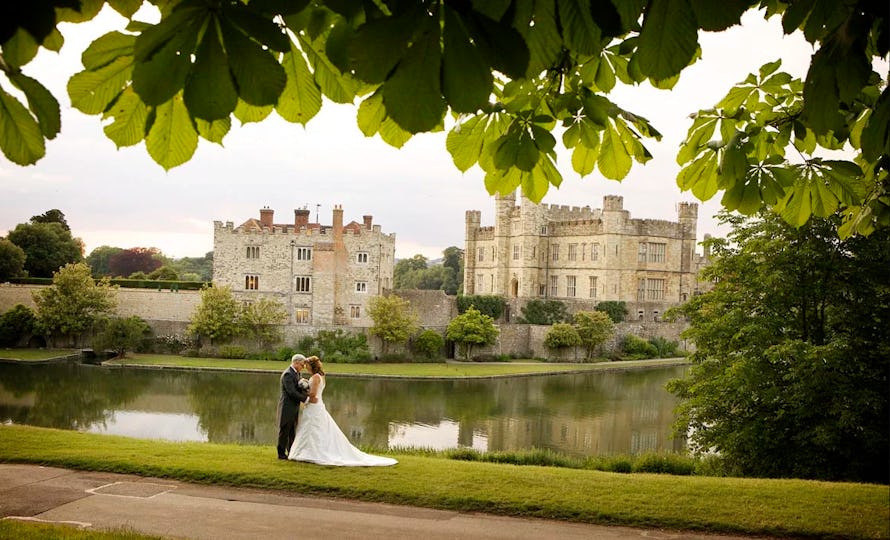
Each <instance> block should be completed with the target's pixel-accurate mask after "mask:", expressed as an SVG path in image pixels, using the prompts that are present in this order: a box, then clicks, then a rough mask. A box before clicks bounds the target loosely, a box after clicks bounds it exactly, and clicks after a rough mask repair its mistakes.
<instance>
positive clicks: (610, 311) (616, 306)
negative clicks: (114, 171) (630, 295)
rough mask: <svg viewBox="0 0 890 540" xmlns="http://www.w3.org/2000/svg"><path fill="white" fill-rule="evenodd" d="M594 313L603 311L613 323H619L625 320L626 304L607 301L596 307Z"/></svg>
mask: <svg viewBox="0 0 890 540" xmlns="http://www.w3.org/2000/svg"><path fill="white" fill-rule="evenodd" d="M593 309H595V310H596V311H604V312H606V314H607V315H609V318H610V319H612V322H613V323H616V324H617V323H620V322H622V321H624V319H626V318H627V304H625V303H624V302H623V301H620V302H619V301H615V300H607V301H605V302H600V303H599V304H597V305H596V307H595V308H593Z"/></svg>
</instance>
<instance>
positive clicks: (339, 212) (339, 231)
mask: <svg viewBox="0 0 890 540" xmlns="http://www.w3.org/2000/svg"><path fill="white" fill-rule="evenodd" d="M333 214H334V215H333V221H334V241H335V242H336V241H338V240H340V241H342V240H343V206H342V205H339V204H335V205H334V212H333Z"/></svg>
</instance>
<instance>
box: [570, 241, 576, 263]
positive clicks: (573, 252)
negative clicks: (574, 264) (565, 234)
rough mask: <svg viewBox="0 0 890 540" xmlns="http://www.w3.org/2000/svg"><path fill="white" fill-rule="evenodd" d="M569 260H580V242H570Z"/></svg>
mask: <svg viewBox="0 0 890 540" xmlns="http://www.w3.org/2000/svg"><path fill="white" fill-rule="evenodd" d="M569 260H570V261H577V260H578V244H569Z"/></svg>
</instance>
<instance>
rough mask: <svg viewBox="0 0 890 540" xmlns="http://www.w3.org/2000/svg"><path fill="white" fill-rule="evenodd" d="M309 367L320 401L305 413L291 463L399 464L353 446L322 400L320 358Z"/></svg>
mask: <svg viewBox="0 0 890 540" xmlns="http://www.w3.org/2000/svg"><path fill="white" fill-rule="evenodd" d="M306 365H308V366H309V371H311V372H312V376H311V377H310V378H309V395H310V396H315V397H316V398H317V400H316V402H315V403H312V402H309V403H307V404H306V408H305V409H303V413H302V416H301V417H300V423H299V424H297V434H296V438H295V440H294V444H293V446H292V447H291V450H290V455H289V456H288V459H292V460H294V461H308V462H310V463H317V464H319V465H339V466H364V467H375V466H386V465H395V464H396V463H398V461H396V460H394V459H392V458H388V457H382V456H372V455H371V454H366V453H364V452H362V451H361V450H359V449H358V448H356V447H355V446H352V444H351V443H350V442H349V440H348V439H347V438H346V435H344V434H343V432H342V431H341V430H340V427H339V426H337V423H336V422H335V421H334V419H333V418H332V417H331V415H330V414H329V413H328V410H327V409H326V408H325V406H324V401H323V400H322V397H321V396H322V393H324V386H325V384H324V379H325V378H324V369H323V368H322V364H321V360H319V359H318V357H315V356H310V357H309V358H307V359H306Z"/></svg>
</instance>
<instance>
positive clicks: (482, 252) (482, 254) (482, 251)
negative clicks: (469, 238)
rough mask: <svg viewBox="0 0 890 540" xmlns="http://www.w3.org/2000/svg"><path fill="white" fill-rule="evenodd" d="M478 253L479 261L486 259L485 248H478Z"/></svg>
mask: <svg viewBox="0 0 890 540" xmlns="http://www.w3.org/2000/svg"><path fill="white" fill-rule="evenodd" d="M476 254H477V255H478V257H477V259H478V260H479V262H482V261H484V260H485V248H479V249H477V250H476Z"/></svg>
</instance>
